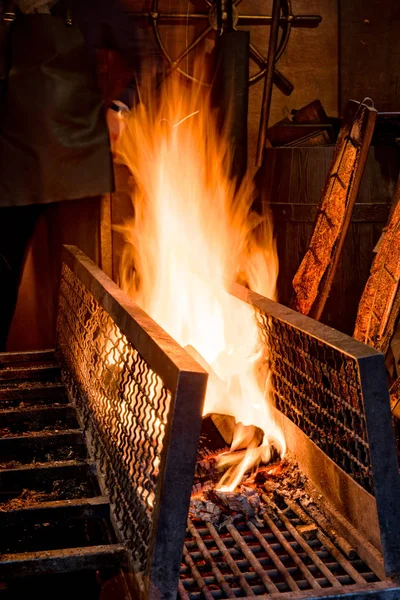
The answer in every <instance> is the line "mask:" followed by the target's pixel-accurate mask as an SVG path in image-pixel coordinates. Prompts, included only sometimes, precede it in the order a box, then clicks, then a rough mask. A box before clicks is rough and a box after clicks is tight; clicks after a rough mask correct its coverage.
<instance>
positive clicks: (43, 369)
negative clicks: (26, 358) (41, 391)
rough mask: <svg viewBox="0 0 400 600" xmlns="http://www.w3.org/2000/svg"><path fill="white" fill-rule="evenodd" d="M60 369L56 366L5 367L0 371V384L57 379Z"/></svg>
mask: <svg viewBox="0 0 400 600" xmlns="http://www.w3.org/2000/svg"><path fill="white" fill-rule="evenodd" d="M59 377H60V367H59V366H57V365H51V366H48V365H34V366H32V367H15V368H14V367H9V366H7V367H5V368H3V369H0V384H1V383H2V382H10V381H23V380H29V381H30V380H32V379H41V380H47V379H58V378H59Z"/></svg>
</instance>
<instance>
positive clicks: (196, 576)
mask: <svg viewBox="0 0 400 600" xmlns="http://www.w3.org/2000/svg"><path fill="white" fill-rule="evenodd" d="M183 557H184V559H185V563H186V564H187V565H188V567H190V570H191V572H192V575H193V578H194V579H195V581H196V583H197V585H198V586H199V588H200V590H201V592H202V593H203V595H204V598H205V599H206V600H214V598H213V596H212V594H211V592H210V590H209V589H208V587H207V585H206V582H205V581H204V579H203V578H202V576H201V575H200V573H199V571H198V569H197V567H196V565H195V564H194V562H193V560H192V557H191V556H190V554H189V550H188V549H187V548H186V545H185V546H183Z"/></svg>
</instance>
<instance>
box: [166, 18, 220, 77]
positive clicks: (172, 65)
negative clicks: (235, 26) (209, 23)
mask: <svg viewBox="0 0 400 600" xmlns="http://www.w3.org/2000/svg"><path fill="white" fill-rule="evenodd" d="M210 31H212V27H207V29H205V30H204V31H203V33H201V34H200V35H199V37H198V38H196V39H195V40H194V41H193V42H192V43H191V44H190V46H188V47H187V48H186V49H185V50H184V51H183V52H182V54H180V55H179V56H178V58H177V59H175V60H174V61H172V63H171V70H173V69H175V68H176V67H177V66H178V65H179V63H180V62H181V61H182V60H183V59H184V58H185V56H187V55H188V54H189V53H190V52H191V51H192V50H194V48H195V47H196V46H197V44H199V43H200V42H201V41H202V40H203V39H204V38H205V37H206V36H207V35H208V34H209V33H210Z"/></svg>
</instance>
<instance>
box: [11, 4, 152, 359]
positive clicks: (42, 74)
mask: <svg viewBox="0 0 400 600" xmlns="http://www.w3.org/2000/svg"><path fill="white" fill-rule="evenodd" d="M16 4H17V7H18V8H17V11H16V18H15V22H14V23H13V25H12V27H11V29H10V31H9V34H8V35H9V62H10V68H9V71H8V81H7V91H6V93H5V97H4V99H3V101H2V105H1V107H0V281H1V284H0V285H1V293H0V351H4V349H5V346H6V340H7V335H8V331H9V327H10V323H11V320H12V317H13V313H14V310H15V305H16V300H17V296H18V288H19V284H20V279H21V272H22V269H23V265H24V260H25V255H26V249H27V246H28V243H29V240H30V239H31V237H32V235H33V232H34V229H35V225H36V222H37V220H38V218H39V217H40V216H41V215H43V213H44V212H46V211H48V213H49V214H53V217H54V214H56V215H58V216H56V217H55V218H54V222H55V223H57V222H58V224H59V225H60V222H62V221H63V219H60V212H59V211H60V207H64V206H66V203H68V209H69V220H70V222H72V223H73V227H72V228H71V229H72V235H70V236H69V238H68V239H65V236H63V235H61V234H60V231H61V229H62V223H61V229H60V227H58V228H57V227H56V226H54V227H53V231H52V232H51V235H50V236H49V239H51V238H52V241H51V243H50V242H49V244H48V246H49V247H48V255H49V264H51V267H50V270H51V272H50V273H49V277H50V278H51V279H52V282H51V285H50V287H51V288H52V290H53V294H50V295H53V296H54V302H53V304H54V303H55V302H56V300H55V298H56V295H57V287H58V286H57V277H58V275H57V274H58V272H59V269H60V258H59V257H60V252H61V242H67V243H74V239H73V238H74V235H73V233H74V230H75V231H76V229H77V228H79V225H80V223H82V225H83V227H84V228H85V239H86V238H87V240H88V244H87V247H88V248H89V250H87V248H83V249H84V250H87V251H88V252H89V254H91V255H92V258H93V259H96V255H95V254H96V252H95V249H94V247H93V244H94V246H95V245H96V241H94V242H93V240H91V238H93V239H94V238H95V237H96V232H97V231H98V215H99V202H100V199H99V198H100V197H101V195H102V194H105V193H107V192H111V191H112V189H113V166H112V156H111V152H110V140H109V131H108V128H107V121H108V123H109V125H110V127H111V132H112V135H113V137H115V136H117V135H118V128H119V123H120V118H121V116H120V114H118V113H121V114H122V113H123V111H124V110H128V109H129V107H130V105H131V103H132V101H133V100H132V98H133V95H134V86H130V88H129V89H127V90H125V91H124V93H123V95H122V96H121V99H119V100H117V101H115V102H114V103H113V104H112V109H113V110H111V109H109V110H108V112H107V119H106V111H105V109H104V102H103V98H102V94H101V92H100V90H99V87H98V85H97V83H96V74H95V52H96V49H97V48H98V47H101V46H102V45H108V46H113V47H115V49H117V50H118V51H120V52H121V53H122V54H124V58H125V59H126V61H127V62H128V64H130V65H131V66H132V68H133V69H134V70H136V69H137V68H138V67H139V63H140V60H141V59H142V58H143V56H144V55H146V54H149V45H148V44H147V45H146V43H144V38H143V35H141V32H139V31H138V29H137V28H135V26H134V24H133V23H132V21H129V20H128V16H127V14H126V12H125V10H124V8H123V4H122V0H121V1H118V0H58V1H52V2H49V1H48V0H47V1H46V0H16ZM121 111H122V112H121ZM82 199H86V200H82ZM80 207H83V212H82V213H81V214H80ZM90 215H92V217H90ZM82 216H83V219H82V218H80V217H82ZM85 219H86V221H87V220H88V219H89V223H87V222H85V223H84V222H83V221H84V220H85ZM50 230H51V227H50ZM60 238H63V239H60ZM45 287H46V286H44V289H45ZM46 293H48V292H46ZM46 300H47V301H48V298H46ZM48 312H49V315H50V316H48V317H47V319H48V320H49V323H48V326H49V327H50V328H54V320H55V317H54V316H55V310H54V306H53V307H52V309H51V310H50V311H48ZM38 317H39V318H44V314H42V315H41V316H38ZM50 321H51V322H50Z"/></svg>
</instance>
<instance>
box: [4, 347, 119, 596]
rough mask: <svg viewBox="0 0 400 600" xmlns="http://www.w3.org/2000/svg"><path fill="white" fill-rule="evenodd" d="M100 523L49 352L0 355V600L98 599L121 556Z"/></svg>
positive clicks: (95, 492)
mask: <svg viewBox="0 0 400 600" xmlns="http://www.w3.org/2000/svg"><path fill="white" fill-rule="evenodd" d="M109 516H110V507H109V502H108V499H107V498H106V497H104V496H102V495H101V493H100V488H99V484H98V480H97V476H96V471H95V467H94V464H93V462H92V461H91V460H90V458H89V456H88V452H87V449H86V443H85V437H84V433H83V430H82V429H81V427H80V425H79V422H78V418H77V415H76V411H75V408H74V406H72V405H71V404H69V402H68V399H67V396H66V393H65V389H64V386H63V385H62V383H61V377H60V369H59V367H58V365H57V363H56V361H55V358H54V353H53V352H40V353H27V354H4V355H0V531H1V536H0V598H5V599H6V598H7V599H8V598H9V599H11V598H13V599H14V598H15V599H17V598H21V599H22V598H27V597H38V598H39V597H40V598H55V597H57V599H64V598H65V599H67V598H68V599H69V600H70V599H71V598H77V599H78V598H85V600H86V599H87V600H90V599H92V598H93V599H94V598H99V594H100V590H101V589H102V587H103V584H104V582H105V581H110V580H111V579H112V578H114V577H115V576H116V575H117V573H118V571H119V568H120V566H121V564H122V563H123V561H124V558H125V548H124V546H123V545H121V544H118V543H116V540H115V537H114V533H113V529H112V526H111V523H110V518H109ZM36 594H37V595H36ZM102 597H103V596H102ZM104 597H107V596H104ZM114 598H115V595H114Z"/></svg>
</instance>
